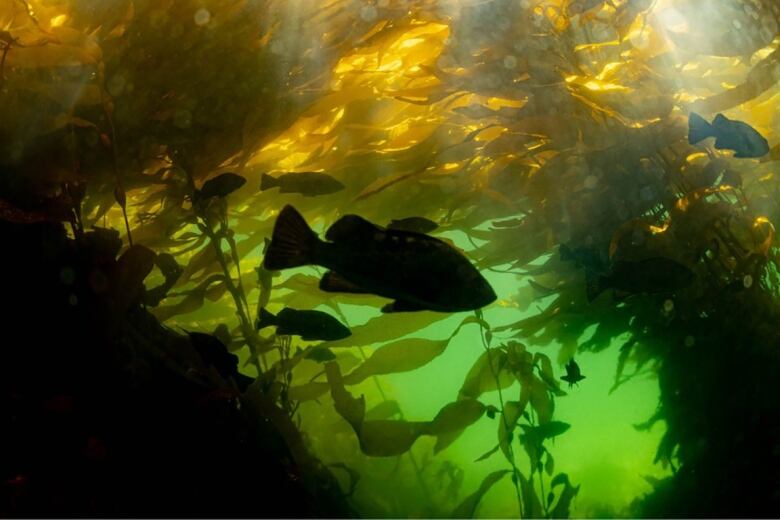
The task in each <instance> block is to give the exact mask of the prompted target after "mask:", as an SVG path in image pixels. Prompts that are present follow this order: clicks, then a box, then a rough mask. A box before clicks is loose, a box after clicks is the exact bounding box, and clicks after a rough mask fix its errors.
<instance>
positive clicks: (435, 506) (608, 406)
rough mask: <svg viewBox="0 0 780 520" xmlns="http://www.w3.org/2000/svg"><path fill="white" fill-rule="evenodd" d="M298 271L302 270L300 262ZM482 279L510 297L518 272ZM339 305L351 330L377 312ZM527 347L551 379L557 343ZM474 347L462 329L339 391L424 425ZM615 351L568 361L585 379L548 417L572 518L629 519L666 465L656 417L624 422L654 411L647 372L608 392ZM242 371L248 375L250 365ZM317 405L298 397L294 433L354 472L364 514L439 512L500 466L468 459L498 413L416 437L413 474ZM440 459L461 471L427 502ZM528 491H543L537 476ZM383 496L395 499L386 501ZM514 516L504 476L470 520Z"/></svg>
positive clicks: (447, 329) (470, 330) (438, 482)
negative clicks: (426, 354)
mask: <svg viewBox="0 0 780 520" xmlns="http://www.w3.org/2000/svg"><path fill="white" fill-rule="evenodd" d="M301 271H302V272H309V270H308V269H305V268H304V269H302V270H301ZM486 275H487V277H488V278H489V280H490V282H491V284H492V285H493V287H494V288H495V289H496V293H497V294H498V297H499V300H510V299H511V298H512V296H513V295H514V294H515V293H516V292H517V291H518V288H519V287H521V286H522V285H523V284H524V283H525V281H524V279H523V277H518V276H516V275H510V274H496V273H492V272H488V273H486ZM250 296H254V293H250ZM544 303H545V302H544V301H543V300H539V301H538V302H537V303H535V304H532V305H531V306H529V307H528V308H527V309H526V310H525V311H522V312H521V311H519V310H518V309H517V308H512V307H507V308H502V307H500V306H492V307H490V308H489V309H488V310H487V311H486V312H485V318H486V320H487V321H488V322H489V323H491V324H492V325H494V326H496V325H500V324H504V323H508V322H511V321H516V320H517V319H519V318H522V317H525V316H530V315H532V314H534V313H535V312H537V308H536V307H535V305H537V304H538V305H543V304H544ZM341 308H342V310H343V312H344V314H345V315H346V317H347V318H348V320H349V323H350V325H352V326H355V325H358V324H360V323H363V322H365V321H367V320H368V319H370V318H372V317H375V316H376V315H377V314H378V312H377V311H376V310H374V309H366V308H361V307H358V306H353V305H341ZM322 310H325V308H324V307H323V309H322ZM466 316H468V314H467V313H461V314H456V315H452V316H450V317H447V318H446V319H443V320H441V321H439V322H436V323H434V324H433V325H431V326H429V327H427V328H425V329H423V330H420V331H417V332H415V333H413V334H411V335H409V336H410V337H424V338H430V339H444V338H447V337H449V335H450V334H452V332H453V330H454V329H455V328H456V327H457V326H458V324H459V323H460V322H461V321H462V320H463V319H464V317H466ZM390 332H392V331H390ZM501 339H502V338H501V337H500V336H499V335H497V336H496V337H495V338H494V344H498V343H499V342H500V341H501ZM584 339H586V338H584ZM529 345H533V346H531V347H529V348H530V350H531V351H532V352H536V351H540V352H544V353H546V354H547V355H549V357H550V358H551V359H552V360H553V364H554V371H555V373H556V376H560V375H562V374H563V373H564V371H563V367H562V364H560V363H558V362H556V357H557V354H558V349H559V346H558V345H556V344H550V345H546V346H536V345H535V344H533V343H529ZM483 348H484V347H483V345H482V343H481V342H480V337H479V328H478V327H476V326H474V325H471V326H466V327H464V328H463V329H462V330H461V331H460V332H459V333H458V334H457V335H456V336H455V337H454V339H453V340H452V341H451V342H450V344H449V346H448V347H447V349H446V351H445V352H444V353H443V354H442V355H441V356H439V357H437V358H436V359H434V360H433V361H432V362H430V363H428V364H427V365H425V366H424V367H422V368H419V369H417V370H415V371H412V372H406V373H400V374H391V375H385V376H381V377H377V378H372V379H370V380H367V381H365V382H363V383H361V384H359V385H356V386H353V387H350V388H349V389H350V391H351V392H352V394H353V395H356V396H357V395H360V394H363V395H364V396H365V398H366V406H367V409H370V408H372V407H373V406H375V405H377V404H379V403H380V402H381V401H382V400H384V399H390V400H396V401H398V403H399V405H400V408H401V410H402V412H403V414H404V417H403V418H404V419H405V420H410V421H415V420H419V421H427V420H430V419H432V418H433V417H434V416H435V415H436V414H437V412H438V411H439V410H440V409H441V407H442V406H443V405H444V404H446V403H448V402H451V401H454V400H455V399H456V398H457V395H458V390H459V388H460V386H461V385H462V383H463V379H464V377H465V375H466V374H467V373H468V371H469V369H470V368H471V366H472V364H473V363H474V362H475V360H476V359H477V358H478V357H479V355H480V354H481V353H482V352H483ZM363 350H364V353H365V354H366V355H370V352H371V350H372V348H371V347H366V348H364V349H363ZM618 350H619V344H613V345H611V346H610V347H609V348H608V349H606V350H604V351H601V352H598V353H588V352H585V353H580V354H578V355H577V360H578V362H579V365H580V367H581V369H582V373H583V374H584V375H585V376H586V379H584V380H583V381H582V382H581V383H580V384H579V386H576V387H573V388H572V389H570V390H569V389H568V388H566V390H567V392H568V395H566V396H563V397H559V398H557V399H556V401H555V404H556V407H555V419H556V420H559V421H563V422H566V423H568V424H570V425H571V429H570V430H569V431H567V432H566V433H565V434H564V435H561V436H559V437H557V438H555V439H554V440H553V441H552V442H551V443H550V447H549V449H550V451H551V453H552V455H553V456H554V459H555V472H556V473H558V472H564V473H567V474H568V475H569V478H570V479H571V482H572V483H573V484H574V485H575V486H576V485H579V486H580V490H579V493H578V495H577V497H576V498H575V500H574V502H573V504H572V509H571V516H572V517H574V518H577V517H595V518H603V517H621V516H622V517H625V516H630V510H629V509H628V508H629V506H630V504H631V502H632V501H633V500H635V499H636V498H638V497H640V496H641V495H643V494H644V493H647V492H650V491H651V489H652V487H651V485H650V484H649V483H648V482H647V481H646V480H645V478H644V477H645V476H651V477H663V476H666V475H668V474H669V470H664V469H663V468H662V467H661V465H660V464H654V463H653V458H654V455H655V450H656V448H657V446H658V442H659V440H660V438H661V436H662V434H663V431H664V426H663V423H662V422H659V423H656V425H655V426H654V427H653V428H652V429H651V430H650V431H642V432H640V431H637V430H636V429H635V428H634V427H633V425H634V424H637V423H640V422H644V421H646V420H647V419H648V418H649V417H650V416H651V415H652V413H653V412H654V411H655V409H656V406H657V403H658V382H657V380H656V378H655V377H654V375H653V373H652V372H648V373H643V374H640V375H639V376H637V377H634V378H633V379H631V380H630V381H628V382H627V383H625V384H623V385H621V386H620V387H619V388H618V389H617V390H615V391H614V392H613V393H611V394H610V393H609V392H610V389H611V388H612V386H613V384H614V380H615V367H616V365H617V357H618ZM247 370H248V371H251V367H248V368H247ZM323 379H324V378H323ZM565 387H566V384H565V383H564V388H565ZM518 393H519V385H518V384H517V383H516V384H514V385H513V386H512V387H510V388H508V389H505V390H503V397H504V400H509V399H517V395H518ZM480 400H481V401H482V402H483V403H485V404H493V405H495V406H497V407H498V406H499V396H498V392H490V393H487V394H485V395H483V396H482V398H481V399H480ZM320 402H321V404H314V403H304V404H303V405H302V406H301V408H300V415H301V417H302V429H303V431H305V432H306V433H307V434H308V436H309V438H310V440H311V441H312V446H313V447H314V449H315V452H316V453H317V455H318V456H319V457H320V458H321V459H322V460H323V462H325V463H328V464H331V463H342V462H343V463H346V464H347V465H348V466H350V467H352V468H356V469H357V471H358V472H360V473H361V481H360V482H359V484H358V486H357V488H356V490H355V494H354V499H355V503H356V504H357V506H358V507H359V508H360V507H361V506H362V507H363V509H362V510H361V512H362V513H363V514H366V515H367V516H373V515H376V514H383V513H385V511H383V509H385V508H387V509H389V510H391V511H392V510H393V507H396V508H397V510H398V515H399V516H410V517H426V516H447V514H448V511H449V509H447V508H448V507H454V505H456V504H457V503H458V502H459V501H460V500H462V499H463V498H465V497H466V496H467V495H468V494H470V493H472V492H473V491H474V490H476V489H477V488H478V487H479V484H480V482H481V481H482V479H483V478H484V477H485V476H486V475H487V474H489V473H491V472H493V471H496V470H502V469H507V468H508V464H507V462H506V460H505V459H504V458H503V457H502V456H501V454H500V452H498V453H496V454H494V455H493V456H491V457H490V458H488V459H487V460H484V461H480V462H474V461H475V459H477V458H478V457H479V456H481V455H482V454H483V453H485V452H487V451H488V450H490V449H491V448H492V447H493V446H495V444H496V429H497V426H498V423H497V421H498V420H499V419H498V417H500V416H497V418H496V419H493V420H490V419H488V418H487V417H483V418H482V419H481V420H479V421H478V422H477V423H476V424H474V425H473V426H471V427H470V428H468V429H466V431H465V432H464V433H463V434H462V435H461V437H460V438H459V439H458V440H457V441H455V443H453V444H452V445H451V446H449V447H448V448H446V449H445V450H443V451H442V452H440V453H438V454H436V455H433V445H434V442H433V440H432V439H431V438H430V437H422V438H420V439H419V440H418V441H417V442H416V443H415V445H414V448H413V450H412V456H413V457H414V464H416V465H417V466H418V470H419V468H420V467H421V466H422V465H423V464H424V461H430V462H431V468H432V469H431V470H423V471H422V473H421V476H418V471H416V470H415V467H414V465H413V463H412V462H411V459H410V458H409V455H403V456H401V457H400V459H398V458H395V457H392V458H372V457H367V456H365V455H362V454H361V453H360V449H359V446H358V443H357V441H356V439H355V437H354V433H353V432H351V430H350V429H349V426H348V425H347V423H346V421H344V420H343V419H342V418H341V417H339V416H338V415H337V414H336V413H335V411H334V410H333V405H332V401H331V399H330V397H329V396H323V398H321V399H320ZM516 446H518V445H516ZM515 457H516V462H517V466H518V468H519V469H520V470H521V471H523V472H524V473H528V471H529V461H528V457H527V455H526V454H525V452H524V451H523V450H522V449H521V448H519V446H518V447H516V448H515ZM445 461H447V462H449V463H452V464H453V465H454V466H455V467H458V468H461V469H462V470H463V481H462V483H461V486H460V488H459V491H458V494H457V496H453V497H451V499H449V501H446V500H445V501H428V499H429V498H430V497H429V493H433V494H434V495H436V494H441V492H442V490H441V489H440V488H441V487H445V486H446V479H442V478H441V477H440V476H436V475H435V469H436V468H437V467H438V466H437V465H441V464H442V463H445ZM337 474H338V472H337ZM343 483H344V485H345V487H346V483H347V481H346V480H343ZM548 484H549V479H547V482H545V485H548ZM545 491H549V490H548V489H545ZM537 492H538V493H539V496H543V495H542V493H541V489H539V488H538V482H537ZM367 495H370V496H372V497H373V500H380V499H382V497H383V498H384V499H386V502H384V503H381V505H379V506H378V507H379V509H376V510H374V509H373V507H377V506H372V505H367V504H366V503H365V502H363V501H364V500H366V499H365V497H366V496H367ZM437 496H438V495H437ZM391 497H392V498H393V499H395V500H397V501H399V503H398V504H396V505H395V506H392V505H391V502H392V500H391ZM517 514H518V507H517V501H516V498H515V492H514V489H513V485H512V483H511V482H510V480H509V479H508V478H505V479H502V480H501V481H500V482H499V483H498V484H496V485H495V486H494V487H493V488H492V489H491V490H490V491H489V492H488V494H487V495H485V497H484V499H483V500H482V501H481V503H480V505H479V506H478V509H477V511H476V517H478V518H497V517H498V518H501V517H513V516H517Z"/></svg>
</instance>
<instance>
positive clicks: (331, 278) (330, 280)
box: [320, 271, 369, 294]
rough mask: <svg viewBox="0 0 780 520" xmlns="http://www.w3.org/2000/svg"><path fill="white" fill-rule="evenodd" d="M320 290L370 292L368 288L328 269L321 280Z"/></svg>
mask: <svg viewBox="0 0 780 520" xmlns="http://www.w3.org/2000/svg"><path fill="white" fill-rule="evenodd" d="M320 290H322V291H325V292H341V293H352V294H369V292H368V291H367V290H365V289H363V288H362V287H360V286H359V285H357V284H355V283H352V282H350V281H349V280H347V279H346V278H344V277H343V276H341V275H340V274H338V273H336V272H333V271H328V272H326V273H325V274H324V275H323V277H322V279H321V280H320Z"/></svg>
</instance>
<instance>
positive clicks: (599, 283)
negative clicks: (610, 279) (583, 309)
mask: <svg viewBox="0 0 780 520" xmlns="http://www.w3.org/2000/svg"><path fill="white" fill-rule="evenodd" d="M605 280H606V279H605V278H604V277H603V276H600V275H588V276H587V278H586V279H585V292H586V294H587V296H588V303H590V302H592V301H593V300H595V299H596V297H597V296H598V295H599V294H601V293H602V292H604V289H606V288H607V287H606V285H605Z"/></svg>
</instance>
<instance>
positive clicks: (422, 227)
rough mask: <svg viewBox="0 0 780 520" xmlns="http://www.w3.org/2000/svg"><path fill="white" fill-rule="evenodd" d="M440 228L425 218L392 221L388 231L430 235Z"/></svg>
mask: <svg viewBox="0 0 780 520" xmlns="http://www.w3.org/2000/svg"><path fill="white" fill-rule="evenodd" d="M437 227H439V225H438V224H437V223H436V222H433V221H432V220H428V219H427V218H425V217H408V218H402V219H398V220H391V221H390V223H389V224H388V225H387V229H396V230H398V231H413V232H415V233H430V232H431V231H433V230H434V229H436V228H437Z"/></svg>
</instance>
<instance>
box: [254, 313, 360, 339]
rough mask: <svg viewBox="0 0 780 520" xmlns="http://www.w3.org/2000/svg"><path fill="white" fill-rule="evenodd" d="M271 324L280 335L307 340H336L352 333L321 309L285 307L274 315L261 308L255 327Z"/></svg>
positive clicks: (261, 327) (258, 328) (269, 325)
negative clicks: (309, 309)
mask: <svg viewBox="0 0 780 520" xmlns="http://www.w3.org/2000/svg"><path fill="white" fill-rule="evenodd" d="M271 326H275V327H276V333H277V334H278V335H280V336H300V337H301V338H302V339H304V340H306V341H317V340H319V341H335V340H338V339H344V338H346V337H348V336H351V335H352V332H351V331H350V330H349V329H348V328H347V327H345V326H344V325H342V324H341V322H339V321H338V320H337V319H336V318H334V317H333V316H331V315H330V314H327V313H325V312H321V311H306V310H297V309H289V308H285V309H282V310H281V311H280V312H279V314H277V315H276V316H274V315H273V314H271V313H270V312H268V311H267V310H265V309H260V316H259V318H258V320H257V323H256V324H255V328H256V329H257V330H260V329H263V328H265V327H271Z"/></svg>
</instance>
